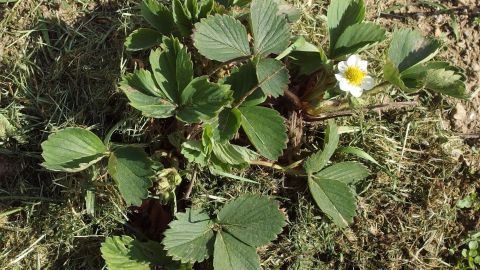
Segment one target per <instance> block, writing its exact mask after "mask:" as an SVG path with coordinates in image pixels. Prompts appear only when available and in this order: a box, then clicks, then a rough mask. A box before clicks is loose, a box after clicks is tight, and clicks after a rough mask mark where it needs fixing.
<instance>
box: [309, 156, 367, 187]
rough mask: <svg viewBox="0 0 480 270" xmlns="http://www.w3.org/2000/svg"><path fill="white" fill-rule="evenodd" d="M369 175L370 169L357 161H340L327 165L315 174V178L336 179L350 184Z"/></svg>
mask: <svg viewBox="0 0 480 270" xmlns="http://www.w3.org/2000/svg"><path fill="white" fill-rule="evenodd" d="M369 175H370V171H369V170H368V169H367V167H365V166H364V165H362V164H360V163H358V162H351V161H350V162H340V163H337V164H334V165H332V166H329V167H327V168H325V169H323V170H321V171H320V172H318V173H317V174H315V177H316V178H321V179H331V180H337V181H340V182H342V183H345V184H352V183H355V182H357V181H360V180H363V179H365V178H367V177H368V176H369Z"/></svg>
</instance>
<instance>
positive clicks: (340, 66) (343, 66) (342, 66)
mask: <svg viewBox="0 0 480 270" xmlns="http://www.w3.org/2000/svg"><path fill="white" fill-rule="evenodd" d="M337 67H338V71H340V72H341V73H343V72H345V70H347V68H348V66H347V62H346V61H342V62H340V63H338V66H337Z"/></svg>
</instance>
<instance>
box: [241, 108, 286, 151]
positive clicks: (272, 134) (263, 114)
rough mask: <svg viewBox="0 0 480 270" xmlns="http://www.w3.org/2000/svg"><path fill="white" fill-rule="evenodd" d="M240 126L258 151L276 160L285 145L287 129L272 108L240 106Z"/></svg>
mask: <svg viewBox="0 0 480 270" xmlns="http://www.w3.org/2000/svg"><path fill="white" fill-rule="evenodd" d="M239 109H240V112H241V113H242V128H243V130H244V131H245V133H246V134H247V136H248V138H249V140H250V142H252V144H253V145H254V146H255V148H256V149H257V150H258V152H259V153H260V154H261V155H262V156H264V157H266V158H268V159H270V160H277V158H278V157H279V156H281V155H282V152H283V149H285V148H286V147H287V141H288V136H287V129H286V127H285V124H284V119H283V118H282V117H281V116H280V114H279V113H278V112H277V111H276V110H273V109H270V108H265V107H258V106H253V107H240V108H239Z"/></svg>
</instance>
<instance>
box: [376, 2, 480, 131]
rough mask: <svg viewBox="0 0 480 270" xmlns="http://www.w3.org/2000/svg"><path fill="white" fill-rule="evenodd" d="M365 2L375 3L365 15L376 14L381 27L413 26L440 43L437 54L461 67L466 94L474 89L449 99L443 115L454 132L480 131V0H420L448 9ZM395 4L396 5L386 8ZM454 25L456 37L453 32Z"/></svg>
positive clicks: (407, 4) (412, 3)
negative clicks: (464, 98) (451, 106)
mask: <svg viewBox="0 0 480 270" xmlns="http://www.w3.org/2000/svg"><path fill="white" fill-rule="evenodd" d="M366 2H367V5H369V6H370V7H375V6H376V7H377V8H376V9H370V14H369V18H372V19H374V18H376V20H377V21H378V22H379V23H380V24H382V25H384V26H385V27H387V28H389V29H391V30H393V29H395V28H397V27H414V28H416V29H419V30H420V31H422V32H423V33H424V34H425V35H430V36H434V37H436V38H437V39H440V40H441V41H442V42H443V43H444V49H443V50H442V51H441V53H440V55H439V58H441V59H446V60H448V61H451V62H452V63H453V64H455V65H457V66H459V67H461V68H462V69H464V70H465V74H466V76H467V82H466V85H467V90H468V92H469V93H470V94H473V93H475V96H474V97H473V98H472V100H471V101H458V100H452V101H451V103H452V104H454V107H455V109H453V110H451V111H448V112H446V118H448V119H450V120H451V123H452V129H453V130H454V131H456V132H459V133H462V134H478V133H480V97H479V93H478V92H475V91H476V90H477V89H480V43H479V40H480V25H479V23H478V22H476V21H475V19H477V18H480V1H479V0H458V1H452V0H449V1H435V0H434V1H423V2H430V3H433V4H441V5H444V6H446V7H447V8H448V12H447V11H445V10H441V9H436V8H434V7H432V6H431V5H430V6H429V5H425V4H422V5H421V4H420V1H412V0H403V1H397V0H388V1H379V0H367V1H366ZM396 5H397V6H398V7H399V8H398V9H394V10H393V11H390V12H388V11H389V9H390V10H391V8H392V7H394V6H396ZM383 11H387V12H383ZM451 14H454V15H451ZM452 16H454V17H455V18H456V20H457V22H458V24H457V25H458V26H457V27H454V23H452V22H453V19H452ZM455 28H457V29H458V37H456V36H455V31H454V29H455Z"/></svg>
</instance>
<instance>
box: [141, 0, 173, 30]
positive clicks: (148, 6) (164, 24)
mask: <svg viewBox="0 0 480 270" xmlns="http://www.w3.org/2000/svg"><path fill="white" fill-rule="evenodd" d="M140 11H141V13H142V16H143V18H144V19H145V20H146V21H147V22H148V23H149V24H150V25H151V26H153V27H154V28H155V29H156V30H157V31H158V32H160V33H161V34H163V35H169V34H170V33H172V31H173V29H174V22H173V15H172V12H171V11H170V10H169V9H168V8H166V7H165V6H164V5H163V4H162V3H160V2H159V1H157V0H143V1H142V4H141V5H140Z"/></svg>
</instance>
